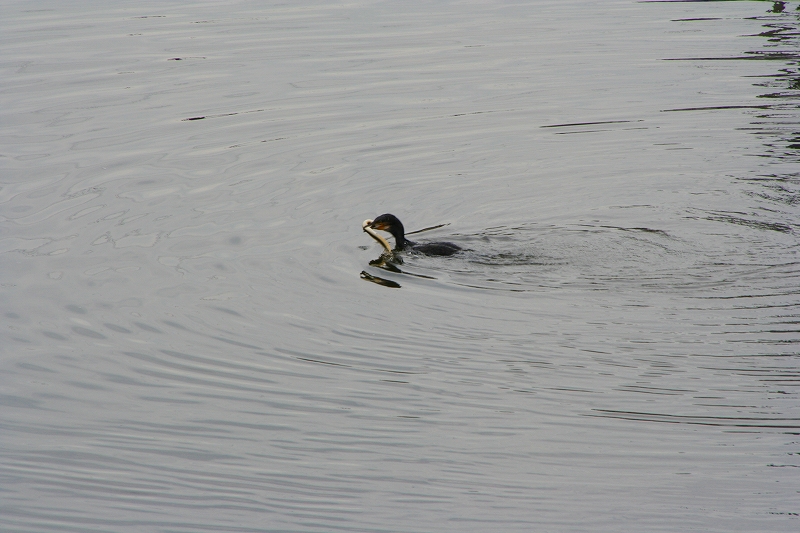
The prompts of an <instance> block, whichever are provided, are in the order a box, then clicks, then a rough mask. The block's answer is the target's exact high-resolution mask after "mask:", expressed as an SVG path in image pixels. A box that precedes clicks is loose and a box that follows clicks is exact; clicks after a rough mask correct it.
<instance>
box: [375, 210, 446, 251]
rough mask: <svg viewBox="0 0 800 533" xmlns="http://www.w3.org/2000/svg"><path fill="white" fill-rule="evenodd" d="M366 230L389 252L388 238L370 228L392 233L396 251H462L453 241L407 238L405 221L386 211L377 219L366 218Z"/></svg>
mask: <svg viewBox="0 0 800 533" xmlns="http://www.w3.org/2000/svg"><path fill="white" fill-rule="evenodd" d="M362 227H363V229H364V231H366V232H367V233H369V234H370V235H372V236H373V237H374V238H375V239H376V240H377V241H378V242H380V243H381V244H382V245H383V246H384V248H386V251H387V252H389V251H390V250H389V247H388V244H386V240H385V239H383V238H382V237H380V235H377V234H376V233H374V232H372V231H369V230H370V229H373V230H381V231H387V232H389V233H391V234H392V236H393V237H394V240H395V245H394V251H395V252H397V251H404V250H409V251H413V252H418V253H421V254H425V255H440V256H448V255H453V254H455V253H458V252H460V251H461V247H460V246H458V245H456V244H453V243H452V242H423V243H416V242H411V241H409V240H408V239H406V231H405V228H404V227H403V223H402V222H400V219H399V218H397V217H396V216H394V215H392V214H390V213H385V214H383V215H380V216H379V217H377V218H376V219H375V220H365V221H364V224H363V225H362Z"/></svg>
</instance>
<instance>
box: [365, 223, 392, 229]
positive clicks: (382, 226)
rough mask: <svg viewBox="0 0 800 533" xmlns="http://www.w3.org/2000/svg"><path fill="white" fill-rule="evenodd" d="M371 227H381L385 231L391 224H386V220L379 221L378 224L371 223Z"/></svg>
mask: <svg viewBox="0 0 800 533" xmlns="http://www.w3.org/2000/svg"><path fill="white" fill-rule="evenodd" d="M369 227H370V228H372V229H379V230H382V231H385V230H386V228H388V227H389V226H388V225H387V224H386V222H378V223H377V224H376V223H374V222H373V223H371V224H370V225H369Z"/></svg>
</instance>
